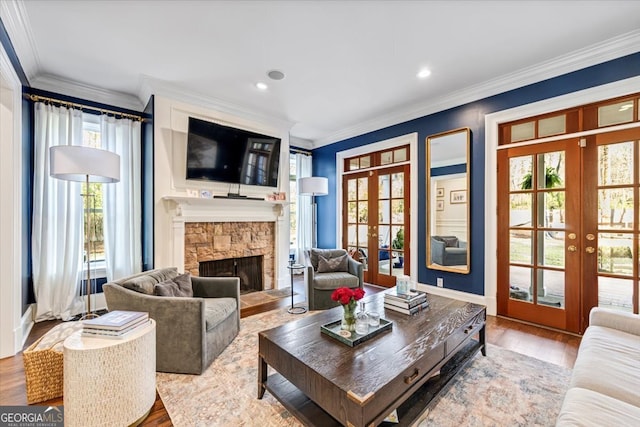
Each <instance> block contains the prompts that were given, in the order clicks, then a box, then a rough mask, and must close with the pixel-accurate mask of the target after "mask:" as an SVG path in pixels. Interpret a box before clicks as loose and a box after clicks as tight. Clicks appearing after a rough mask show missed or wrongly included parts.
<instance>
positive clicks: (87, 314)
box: [80, 313, 100, 320]
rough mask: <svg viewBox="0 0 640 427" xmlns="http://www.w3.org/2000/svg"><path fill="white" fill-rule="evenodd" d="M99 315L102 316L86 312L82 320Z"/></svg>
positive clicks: (95, 317)
mask: <svg viewBox="0 0 640 427" xmlns="http://www.w3.org/2000/svg"><path fill="white" fill-rule="evenodd" d="M98 317H100V315H99V314H96V313H85V314H84V315H83V316H82V317H81V318H80V320H89V319H97V318H98Z"/></svg>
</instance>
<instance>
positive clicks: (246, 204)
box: [162, 196, 291, 221]
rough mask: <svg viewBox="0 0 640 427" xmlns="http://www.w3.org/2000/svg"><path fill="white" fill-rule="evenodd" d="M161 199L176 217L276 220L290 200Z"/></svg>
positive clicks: (280, 216) (164, 197)
mask: <svg viewBox="0 0 640 427" xmlns="http://www.w3.org/2000/svg"><path fill="white" fill-rule="evenodd" d="M162 200H164V201H165V202H170V203H171V204H172V205H173V206H174V207H175V215H176V216H177V218H190V219H193V218H195V217H198V218H203V219H205V218H210V219H214V220H221V219H222V218H225V219H228V220H232V219H234V218H238V219H240V220H245V221H248V220H271V221H274V220H278V219H282V218H283V216H284V212H285V207H286V206H288V205H290V204H291V202H288V201H285V200H255V199H244V198H233V197H231V198H226V197H218V198H204V197H188V196H163V197H162Z"/></svg>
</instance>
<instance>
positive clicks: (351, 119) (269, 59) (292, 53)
mask: <svg viewBox="0 0 640 427" xmlns="http://www.w3.org/2000/svg"><path fill="white" fill-rule="evenodd" d="M1 12H2V15H1V16H2V20H3V22H4V24H5V26H6V27H7V31H8V32H9V35H10V37H11V39H12V42H13V44H14V46H15V48H16V51H17V53H18V56H19V58H20V60H21V63H22V66H23V68H24V69H25V72H26V74H27V76H28V78H29V81H30V83H31V85H32V86H34V87H37V88H41V89H47V90H54V89H56V88H57V89H58V90H57V92H62V93H65V94H68V95H77V94H78V93H84V94H85V96H84V97H85V98H87V96H86V94H87V93H89V94H93V95H94V97H93V98H89V99H94V100H98V101H102V99H96V98H105V97H106V96H111V97H112V99H113V102H112V103H114V104H115V105H120V106H123V107H133V108H135V109H141V107H142V106H143V105H144V104H146V102H147V100H148V95H149V94H150V93H159V94H163V93H162V92H165V93H166V94H171V95H173V96H176V94H182V95H181V96H183V97H184V98H186V99H189V98H190V99H192V100H197V102H199V103H204V104H207V103H211V104H212V105H224V106H226V107H228V108H235V109H237V110H238V111H246V112H250V113H251V114H254V115H256V116H259V117H264V118H271V119H274V120H280V121H283V122H284V123H289V124H291V125H292V129H291V134H292V135H293V136H295V137H298V138H303V139H307V140H311V141H314V142H315V145H316V146H319V145H322V144H326V143H328V142H333V141H336V140H339V139H343V138H345V137H348V136H353V135H357V134H359V133H363V132H365V131H368V130H373V129H376V128H380V127H383V126H386V125H390V124H393V123H398V122H400V121H404V120H408V119H411V118H415V117H419V116H421V115H424V114H427V113H430V112H434V111H438V110H441V109H443V108H449V107H452V106H455V105H459V104H460V103H463V102H469V101H471V100H473V99H479V98H481V97H485V96H489V95H492V94H495V93H499V92H502V91H505V90H509V89H512V88H515V87H518V86H522V85H524V84H528V83H532V82H535V81H539V80H542V79H544V78H549V77H552V76H554V75H558V74H561V73H565V72H568V71H572V70H574V69H578V68H582V67H584V66H588V65H592V64H595V63H599V62H602V61H605V60H608V59H612V58H615V57H618V56H622V55H626V54H628V53H632V52H637V51H639V50H640V30H639V29H640V2H639V1H464V2H463V1H299V2H294V1H228V2H227V1H169V0H166V1H153V2H152V1H97V0H93V1H56V0H47V1H39V0H20V1H13V0H9V1H7V0H3V1H2V5H1ZM422 67H428V68H430V69H431V71H432V75H431V76H430V77H429V78H427V79H424V80H419V79H417V78H416V73H417V72H418V71H419V69H420V68H422ZM273 69H277V70H281V71H283V72H284V73H285V74H286V77H285V79H284V80H281V81H272V80H269V79H268V78H267V77H266V73H267V71H269V70H273ZM258 81H263V82H265V83H267V84H268V85H269V89H268V90H267V91H263V92H261V91H259V90H257V89H256V87H255V86H254V84H255V83H256V82H258ZM61 88H62V89H64V91H63V90H61ZM178 96H180V95H178Z"/></svg>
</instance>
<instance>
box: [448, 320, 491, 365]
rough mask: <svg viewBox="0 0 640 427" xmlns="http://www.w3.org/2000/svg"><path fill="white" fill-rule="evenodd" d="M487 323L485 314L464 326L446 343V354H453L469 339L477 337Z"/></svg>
mask: <svg viewBox="0 0 640 427" xmlns="http://www.w3.org/2000/svg"><path fill="white" fill-rule="evenodd" d="M484 323H485V313H484V311H483V312H482V313H479V314H478V315H477V316H475V317H474V318H473V319H471V320H469V321H468V322H466V323H465V324H464V325H462V326H461V327H459V328H458V329H457V330H456V331H455V332H454V333H453V334H451V336H450V337H449V338H448V339H447V342H446V354H447V355H449V354H451V352H452V351H454V350H455V349H456V348H457V347H458V346H459V345H460V344H462V343H463V342H464V341H465V340H467V338H470V337H471V336H473V335H475V334H476V333H477V332H478V331H480V329H482V326H483V325H484Z"/></svg>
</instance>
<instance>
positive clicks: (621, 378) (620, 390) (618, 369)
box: [570, 326, 640, 407]
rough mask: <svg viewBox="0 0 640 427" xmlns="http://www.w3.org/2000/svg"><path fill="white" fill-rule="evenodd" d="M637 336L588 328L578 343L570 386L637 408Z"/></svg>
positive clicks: (639, 374)
mask: <svg viewBox="0 0 640 427" xmlns="http://www.w3.org/2000/svg"><path fill="white" fill-rule="evenodd" d="M639 361H640V336H638V335H633V334H628V333H626V332H622V331H619V330H617V329H611V328H606V327H603V326H589V328H587V330H586V332H585V333H584V336H583V337H582V342H581V344H580V349H579V352H578V358H577V359H576V363H575V365H574V368H573V374H572V376H571V384H570V386H571V387H580V388H585V389H588V390H592V391H596V392H599V393H602V394H606V395H608V396H611V397H612V398H614V399H618V400H621V401H623V402H626V403H629V404H631V405H634V406H638V407H640V387H639V386H638V379H640V363H639Z"/></svg>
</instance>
